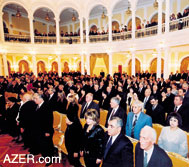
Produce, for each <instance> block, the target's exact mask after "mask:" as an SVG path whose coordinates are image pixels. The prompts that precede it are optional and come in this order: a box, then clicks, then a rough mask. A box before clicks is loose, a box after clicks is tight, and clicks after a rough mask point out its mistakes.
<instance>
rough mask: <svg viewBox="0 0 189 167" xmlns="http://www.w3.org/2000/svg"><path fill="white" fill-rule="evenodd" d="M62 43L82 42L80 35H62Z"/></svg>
mask: <svg viewBox="0 0 189 167" xmlns="http://www.w3.org/2000/svg"><path fill="white" fill-rule="evenodd" d="M60 43H63V44H72V43H73V44H78V43H80V36H71V37H60Z"/></svg>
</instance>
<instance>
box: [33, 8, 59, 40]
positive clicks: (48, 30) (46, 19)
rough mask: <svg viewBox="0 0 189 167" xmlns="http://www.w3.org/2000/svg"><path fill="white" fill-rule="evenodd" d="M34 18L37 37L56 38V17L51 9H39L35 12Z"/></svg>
mask: <svg viewBox="0 0 189 167" xmlns="http://www.w3.org/2000/svg"><path fill="white" fill-rule="evenodd" d="M33 16H34V20H33V27H34V35H35V36H50V37H55V36H56V23H55V15H54V13H53V12H52V11H51V10H50V9H49V8H45V7H42V8H39V9H37V10H36V11H35V12H34V14H33ZM38 20H41V21H38Z"/></svg>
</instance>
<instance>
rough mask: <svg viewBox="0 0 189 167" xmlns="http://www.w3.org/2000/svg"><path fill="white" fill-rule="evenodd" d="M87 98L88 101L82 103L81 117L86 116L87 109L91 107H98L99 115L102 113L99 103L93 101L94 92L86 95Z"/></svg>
mask: <svg viewBox="0 0 189 167" xmlns="http://www.w3.org/2000/svg"><path fill="white" fill-rule="evenodd" d="M85 100H86V102H84V103H83V104H82V108H81V114H80V118H84V115H85V113H86V111H87V110H88V109H91V108H93V109H96V110H97V111H98V113H99V115H100V108H99V106H98V104H96V103H95V102H93V94H92V93H88V94H87V95H86V99H85Z"/></svg>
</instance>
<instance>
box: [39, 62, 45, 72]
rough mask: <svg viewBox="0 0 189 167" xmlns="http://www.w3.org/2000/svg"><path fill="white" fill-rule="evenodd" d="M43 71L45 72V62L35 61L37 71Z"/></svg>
mask: <svg viewBox="0 0 189 167" xmlns="http://www.w3.org/2000/svg"><path fill="white" fill-rule="evenodd" d="M39 72H40V73H44V72H45V63H44V62H43V61H39V62H38V63H37V73H39Z"/></svg>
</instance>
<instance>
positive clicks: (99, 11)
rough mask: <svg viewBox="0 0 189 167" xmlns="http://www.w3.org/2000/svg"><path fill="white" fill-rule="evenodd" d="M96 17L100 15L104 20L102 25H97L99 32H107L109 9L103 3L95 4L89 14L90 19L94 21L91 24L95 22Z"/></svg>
mask: <svg viewBox="0 0 189 167" xmlns="http://www.w3.org/2000/svg"><path fill="white" fill-rule="evenodd" d="M95 17H100V18H101V20H102V22H103V24H101V25H100V26H101V27H97V32H99V33H102V32H107V30H108V27H107V29H105V25H106V24H108V16H107V9H106V8H105V7H104V6H102V5H97V6H95V7H94V8H93V9H92V10H91V11H90V14H89V20H90V21H91V22H92V23H91V24H93V18H95ZM89 31H90V30H89Z"/></svg>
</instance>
